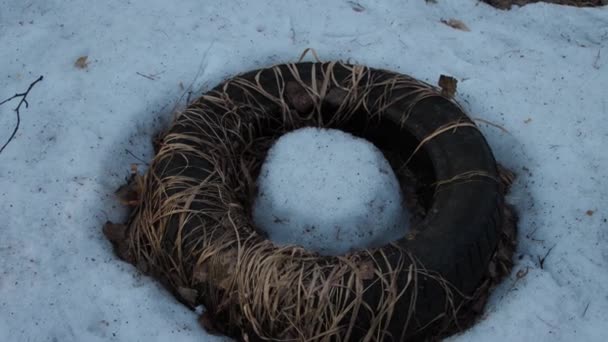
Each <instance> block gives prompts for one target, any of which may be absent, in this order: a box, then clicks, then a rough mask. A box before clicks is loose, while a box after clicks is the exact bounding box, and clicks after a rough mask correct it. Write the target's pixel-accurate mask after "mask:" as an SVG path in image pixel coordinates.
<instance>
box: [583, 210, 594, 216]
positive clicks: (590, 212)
mask: <svg viewBox="0 0 608 342" xmlns="http://www.w3.org/2000/svg"><path fill="white" fill-rule="evenodd" d="M594 213H595V212H594V211H593V210H587V211H586V212H585V214H587V216H593V214H594Z"/></svg>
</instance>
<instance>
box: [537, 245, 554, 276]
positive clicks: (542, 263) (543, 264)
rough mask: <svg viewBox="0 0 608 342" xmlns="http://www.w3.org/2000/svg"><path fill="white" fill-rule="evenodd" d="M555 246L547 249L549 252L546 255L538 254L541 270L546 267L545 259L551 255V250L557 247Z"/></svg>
mask: <svg viewBox="0 0 608 342" xmlns="http://www.w3.org/2000/svg"><path fill="white" fill-rule="evenodd" d="M555 246H557V245H555ZM555 246H553V247H551V248H549V250H548V251H547V253H545V256H544V257H542V258H541V257H540V256H538V263H539V264H540V268H541V270H542V269H544V266H545V260H546V259H547V257H548V256H549V253H551V251H552V250H553V248H555Z"/></svg>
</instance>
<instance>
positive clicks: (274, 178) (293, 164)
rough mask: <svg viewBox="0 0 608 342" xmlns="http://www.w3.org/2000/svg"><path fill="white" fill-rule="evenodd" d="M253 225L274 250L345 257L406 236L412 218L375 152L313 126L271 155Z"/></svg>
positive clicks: (389, 171) (283, 141) (390, 172)
mask: <svg viewBox="0 0 608 342" xmlns="http://www.w3.org/2000/svg"><path fill="white" fill-rule="evenodd" d="M253 220H254V222H255V223H256V225H257V226H258V228H259V229H261V230H262V231H264V232H265V233H266V234H267V236H268V238H269V239H270V240H271V241H273V242H275V243H276V244H279V245H286V244H292V245H299V246H302V247H304V248H306V249H309V250H313V251H316V252H319V253H320V254H323V255H341V254H345V253H348V252H350V251H355V250H360V249H364V248H372V247H380V246H383V245H385V244H387V243H389V242H391V241H393V240H397V239H399V238H401V237H403V236H405V233H406V232H407V228H408V220H409V215H408V212H407V210H406V208H405V206H404V205H403V199H402V198H401V190H400V187H399V181H398V180H397V177H396V176H395V174H394V172H393V170H392V169H391V166H390V164H389V163H388V161H387V160H386V159H385V158H384V155H383V154H382V152H381V151H380V150H379V149H378V148H377V147H375V146H374V145H373V144H372V143H371V142H368V141H366V140H365V139H361V138H357V137H355V136H353V135H351V134H348V133H346V132H342V131H340V130H336V129H319V128H312V127H309V128H302V129H298V130H295V131H292V132H290V133H287V134H285V135H283V136H281V137H280V138H279V139H278V140H277V141H276V142H275V144H274V145H273V146H272V148H271V149H270V151H269V153H268V156H267V157H266V160H265V161H264V164H263V165H262V170H261V172H260V176H259V177H258V195H257V197H256V200H255V202H254V207H253Z"/></svg>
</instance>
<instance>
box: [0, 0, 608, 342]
mask: <svg viewBox="0 0 608 342" xmlns="http://www.w3.org/2000/svg"><path fill="white" fill-rule="evenodd" d="M451 18H455V19H459V20H461V21H462V22H464V23H465V24H466V25H467V27H468V28H469V29H470V31H469V32H467V31H462V30H457V29H454V28H452V27H449V26H447V25H445V24H443V23H441V22H440V21H441V19H451ZM607 45H608V9H606V8H603V9H597V8H596V9H576V8H567V7H560V6H555V5H548V4H534V5H529V6H526V7H524V8H514V9H513V10H512V11H510V12H502V11H497V10H495V9H493V8H490V7H488V6H487V5H484V4H481V3H478V2H477V1H474V0H470V1H465V0H437V3H436V4H432V3H427V2H426V1H423V0H412V1H402V0H391V1H367V0H360V1H358V2H357V3H355V2H347V1H344V2H341V1H335V2H332V3H331V4H328V3H326V2H325V1H320V0H319V1H301V0H300V1H281V2H272V4H270V1H268V2H264V3H263V2H261V1H255V2H254V1H249V2H244V1H239V2H237V1H233V2H229V1H205V2H204V4H203V2H200V1H196V0H190V1H182V2H181V3H180V4H179V5H174V4H172V3H171V2H168V1H161V0H155V1H151V0H131V1H129V2H127V1H118V0H116V1H103V2H102V1H98V2H91V1H64V0H39V1H31V0H30V1H23V0H4V1H0V92H1V94H0V100H1V99H4V98H6V97H10V96H11V95H13V94H14V93H15V92H21V91H23V90H25V89H26V88H27V86H28V85H29V84H30V82H32V81H33V80H35V79H36V78H37V77H38V76H39V75H44V76H45V79H44V81H42V82H41V83H39V84H38V85H36V87H35V88H34V89H33V90H32V92H31V93H30V96H29V98H28V100H29V103H30V107H29V109H23V108H22V112H21V113H22V122H21V129H20V130H19V132H18V133H17V136H16V138H15V139H14V140H13V142H12V143H11V144H10V145H8V147H7V148H6V150H4V151H3V152H2V153H1V154H0V212H1V213H2V214H1V215H2V216H1V218H0V233H1V236H2V238H1V240H0V340H2V341H98V340H115V341H167V340H173V341H201V340H206V339H205V338H204V337H203V336H205V335H204V332H202V331H201V329H200V328H199V327H198V325H197V323H196V318H195V315H194V314H192V313H191V312H189V311H188V310H187V309H186V308H185V307H183V306H182V305H180V304H178V303H177V302H176V301H175V300H173V299H172V298H171V297H170V296H169V295H168V294H167V293H166V292H165V291H163V290H162V289H161V288H160V287H159V286H157V285H156V284H155V283H154V282H152V281H151V280H150V279H148V278H143V277H140V276H139V275H138V274H137V272H135V271H134V269H133V268H132V267H131V266H129V265H126V264H124V263H122V262H120V261H118V260H117V259H116V258H115V257H114V255H113V254H112V251H111V248H110V246H109V244H108V243H107V242H106V241H105V240H104V238H103V237H102V234H101V225H102V224H103V222H105V221H106V220H107V219H110V220H114V221H120V220H121V219H122V218H123V217H124V216H123V215H124V212H123V211H122V210H121V209H120V208H119V207H116V206H115V205H116V202H115V200H114V199H113V197H112V192H113V190H114V189H115V188H116V187H118V186H119V185H120V184H122V183H123V181H124V180H125V177H127V175H128V172H129V164H130V163H138V162H139V161H138V160H139V159H143V160H148V159H149V158H150V157H151V152H152V151H151V148H150V145H149V140H150V137H151V135H152V134H153V133H154V132H155V131H156V130H157V129H158V128H159V127H160V126H161V125H162V123H163V122H166V121H167V119H168V118H169V117H170V113H171V111H172V109H173V108H174V107H175V106H176V105H177V104H182V105H183V103H184V101H183V100H182V101H181V102H180V101H179V99H180V96H181V95H182V94H183V93H184V90H182V88H181V87H180V85H183V86H184V87H186V88H187V87H188V86H189V85H191V84H192V86H193V89H195V90H196V91H199V90H205V89H209V87H211V86H213V85H214V84H217V83H218V82H220V81H221V80H222V79H223V78H225V77H227V76H230V75H233V74H235V73H237V72H240V71H244V70H248V69H253V68H258V67H263V66H268V65H271V64H273V63H278V62H286V61H294V60H295V59H296V58H297V56H298V55H299V53H300V52H301V51H302V50H303V49H304V48H305V47H314V48H315V49H316V50H317V52H318V53H319V54H320V56H321V57H322V58H323V59H325V60H330V59H348V58H350V59H351V60H352V61H356V62H359V63H364V64H368V65H371V66H376V67H381V68H388V69H393V70H397V71H400V72H403V73H408V74H411V75H413V76H416V77H418V78H421V79H424V80H428V81H429V82H435V81H436V80H437V78H438V76H439V75H440V74H448V75H452V76H454V77H456V78H457V79H459V81H460V82H459V88H458V91H459V95H458V96H459V99H460V100H461V102H462V103H463V105H464V107H465V108H466V109H467V110H468V111H469V112H470V113H471V114H472V115H473V116H475V117H478V118H482V119H486V120H490V121H492V122H495V123H497V124H499V125H501V126H502V127H504V128H505V129H506V130H507V131H508V132H509V133H508V134H507V133H503V132H502V131H500V130H498V129H496V128H493V127H490V126H488V125H485V124H481V126H482V129H483V131H484V133H485V134H486V135H487V136H488V139H489V141H490V144H491V146H492V147H493V148H494V150H495V152H496V156H497V158H498V159H499V160H500V161H501V162H502V163H504V164H505V165H507V166H509V167H511V168H512V169H514V170H516V171H517V172H518V174H519V176H520V177H519V178H518V181H517V183H516V184H515V187H514V191H513V195H512V198H511V200H512V201H513V202H514V203H515V204H516V205H517V208H518V209H519V211H520V214H521V225H520V228H521V233H520V245H519V248H518V253H517V256H518V258H517V259H518V260H517V262H516V266H515V269H514V272H513V275H512V276H511V277H510V278H509V279H507V280H506V281H505V283H504V285H503V286H501V287H500V288H499V289H498V290H497V291H496V292H495V293H494V295H493V296H492V297H491V300H490V304H489V306H488V308H487V312H486V313H485V314H484V316H483V319H482V321H481V322H480V323H479V324H478V325H476V326H475V327H474V328H473V329H471V330H470V331H468V332H465V333H464V334H462V335H460V336H456V337H454V338H452V339H451V341H459V342H460V341H487V340H492V341H536V342H540V341H573V340H575V341H605V340H607V339H608V328H606V326H607V323H608V322H607V318H606V317H608V224H607V223H606V220H607V218H608V209H606V208H607V207H608V198H607V196H608V189H607V188H608V186H607V184H608V179H607V178H608V176H607V174H606V171H605V170H606V169H608V153H606V145H607V143H608V125H607V124H606V121H605V118H606V113H607V112H608V104H607V102H608V99H607V98H606V91H607V90H606V89H607V88H608V49H607ZM85 55H86V56H88V65H87V66H86V68H84V69H79V68H76V67H75V66H74V62H75V61H76V60H77V59H78V58H79V57H81V56H85ZM196 93H198V92H196ZM16 104H17V102H11V103H7V104H4V105H2V106H1V107H0V141H2V142H3V141H4V139H6V138H8V135H9V134H10V132H11V130H12V128H13V127H14V125H15V116H14V112H12V108H14V106H16ZM127 151H129V152H127ZM132 154H133V155H135V156H137V158H136V157H134V156H133V155H132ZM547 253H548V254H547ZM541 260H542V261H541ZM516 274H519V275H520V277H517V276H516ZM214 339H215V338H214V337H213V338H212V337H209V338H208V340H214Z"/></svg>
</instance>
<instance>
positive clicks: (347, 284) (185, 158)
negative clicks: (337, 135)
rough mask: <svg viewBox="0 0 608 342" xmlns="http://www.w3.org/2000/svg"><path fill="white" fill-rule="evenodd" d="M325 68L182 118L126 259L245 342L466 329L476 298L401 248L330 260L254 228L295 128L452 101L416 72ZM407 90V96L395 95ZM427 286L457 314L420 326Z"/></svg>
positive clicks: (135, 217) (144, 184)
mask: <svg viewBox="0 0 608 342" xmlns="http://www.w3.org/2000/svg"><path fill="white" fill-rule="evenodd" d="M336 65H340V66H341V67H342V68H346V69H347V70H348V71H349V73H350V74H349V76H348V77H347V78H346V80H345V81H343V82H338V81H337V80H336V77H335V76H334V72H333V71H334V68H335V67H336ZM311 68H313V69H315V68H319V66H318V65H315V64H311ZM320 68H321V69H320V70H319V71H320V75H322V77H317V76H316V75H317V72H316V71H317V70H312V71H313V72H312V75H313V78H312V81H310V82H305V81H304V80H303V79H302V77H301V76H300V75H299V72H298V68H297V67H296V66H295V65H289V66H288V68H287V70H288V72H289V73H290V74H291V77H293V79H295V83H296V85H295V86H294V84H291V85H289V84H287V83H286V82H285V81H284V72H285V69H281V68H279V67H274V68H272V69H271V72H272V73H273V75H274V77H273V79H274V80H275V81H276V89H277V91H269V90H267V89H265V87H264V85H263V84H262V83H263V82H262V81H261V78H262V74H261V72H260V73H258V74H257V75H256V77H254V78H253V81H252V80H248V79H244V78H239V77H237V78H234V79H231V80H229V81H227V82H226V83H225V84H224V85H223V87H222V88H220V89H216V90H214V91H212V92H209V93H207V94H206V95H203V96H202V97H201V98H200V99H198V100H197V101H195V102H194V103H193V104H192V105H191V106H189V107H188V108H187V109H186V110H185V111H184V112H183V113H181V114H179V115H178V117H177V118H176V122H175V124H174V125H173V127H172V128H171V129H170V130H169V132H168V133H167V134H166V135H165V136H164V137H163V138H162V141H161V142H160V144H159V151H158V153H157V155H156V157H155V159H154V160H153V162H152V164H151V167H150V169H149V171H148V172H147V173H146V174H145V175H144V176H143V178H141V179H139V180H138V182H140V183H139V186H138V190H137V193H138V194H139V195H140V198H139V201H138V203H137V205H136V207H135V208H134V211H133V213H132V216H131V219H130V221H129V223H128V228H127V236H126V243H127V244H128V253H124V254H123V257H125V258H126V259H128V261H130V262H132V263H134V264H135V265H137V267H138V268H139V269H140V270H142V271H143V272H145V273H147V274H150V275H152V276H155V277H157V278H158V279H160V280H161V281H162V282H163V283H164V284H165V285H166V286H167V287H168V288H169V289H171V290H172V291H173V293H175V294H176V295H177V296H178V297H179V298H180V299H181V300H182V301H183V302H185V303H186V304H187V305H189V306H190V307H195V306H197V305H200V304H203V305H205V306H206V308H207V310H208V311H209V313H210V314H211V316H212V317H213V318H214V324H215V325H216V326H217V327H218V329H219V330H220V331H222V332H224V333H226V334H229V335H232V336H236V337H239V338H241V339H243V340H254V339H258V338H259V339H264V340H273V341H348V340H349V339H350V337H351V336H352V335H353V333H354V332H355V330H357V329H359V328H360V326H361V324H364V325H365V329H366V334H365V336H364V337H363V338H362V340H363V341H387V340H403V339H405V338H406V337H407V336H408V335H409V334H410V333H412V330H418V329H422V328H424V327H425V326H426V325H431V324H433V323H435V321H444V322H445V321H447V322H454V321H456V320H457V316H458V311H459V308H460V306H459V305H457V304H456V303H461V302H462V298H464V297H465V296H464V295H463V294H461V293H459V292H458V291H457V289H456V288H455V287H454V286H452V285H451V284H449V283H448V282H447V281H446V280H445V279H443V278H442V277H441V275H439V274H436V273H434V272H432V271H430V270H426V269H425V268H424V266H423V265H421V264H420V263H419V262H418V261H417V260H416V258H415V257H414V256H413V255H411V254H410V253H408V251H406V250H403V249H402V248H400V247H399V246H397V245H396V244H391V245H390V246H387V247H385V248H381V249H373V250H364V251H360V252H356V253H352V254H348V255H344V256H339V257H327V256H318V255H316V254H314V253H311V252H308V251H306V250H304V249H302V248H300V247H297V246H286V247H277V246H275V245H273V244H272V243H271V242H270V241H268V240H267V239H265V238H264V236H262V235H260V234H259V233H257V232H256V231H255V229H254V227H253V226H252V222H251V219H250V213H249V208H250V206H251V201H252V198H253V197H254V195H255V180H256V177H257V173H258V172H259V169H260V166H261V162H262V161H263V157H264V155H265V153H266V151H267V150H268V148H269V147H270V146H271V144H272V142H273V141H274V140H275V139H277V138H278V136H280V135H281V134H282V133H283V132H286V131H290V130H293V129H296V128H299V127H303V126H318V127H330V126H336V125H340V124H341V123H343V122H346V121H348V120H349V119H350V117H351V116H352V115H353V113H355V112H358V111H359V112H360V111H365V112H367V113H368V115H369V116H370V118H372V119H373V118H374V117H378V116H381V115H383V111H384V110H385V109H386V108H388V107H389V106H391V105H392V104H393V103H395V102H396V101H404V100H407V101H408V103H409V104H410V105H409V107H408V110H406V111H405V112H404V113H403V118H402V120H403V122H405V120H407V119H408V116H409V111H411V109H412V108H413V107H414V105H415V104H416V103H417V102H418V101H420V100H422V99H425V98H429V97H435V96H438V97H443V96H442V95H441V94H440V90H438V89H437V88H435V87H433V86H430V85H428V84H426V83H423V82H420V81H417V80H415V79H413V78H409V77H407V76H401V75H399V76H394V77H390V78H382V79H374V77H371V76H370V70H369V69H368V68H367V67H363V66H350V65H343V64H340V63H335V62H332V63H326V64H322V66H321V67H320ZM290 89H291V90H290ZM293 89H296V90H295V92H294V91H292V90H293ZM378 89H380V90H382V91H381V95H380V96H374V99H373V101H372V100H371V98H370V94H371V93H372V92H375V93H376V94H377V93H378V91H377V90H378ZM235 90H237V91H236V93H238V94H240V95H239V98H238V99H236V98H234V95H233V94H234V93H235ZM396 90H399V91H400V92H399V93H400V94H403V95H401V96H397V97H395V96H393V95H392V94H393V92H395V91H396ZM404 90H405V91H404ZM269 103H271V104H272V105H273V106H274V108H276V110H275V111H274V115H269V113H267V112H265V111H264V110H263V109H262V108H264V107H268V104H269ZM327 103H332V104H333V105H335V106H336V108H337V110H336V112H335V114H334V115H333V116H332V117H331V118H330V119H327V118H325V117H324V116H323V115H322V111H323V106H324V105H327ZM369 103H373V107H374V110H372V109H370V108H368V106H369ZM294 105H295V106H296V107H297V108H300V109H301V110H300V111H297V110H294V109H293V106H294ZM218 112H222V113H224V114H223V115H221V116H219V115H218V114H217V113H218ZM463 126H470V127H474V124H473V123H472V122H457V123H452V124H450V125H447V126H445V127H441V128H439V129H438V130H437V131H436V132H435V133H434V134H432V135H430V136H429V137H427V139H424V140H423V141H422V142H421V143H420V145H419V146H418V147H417V148H416V150H415V151H414V153H416V151H418V150H419V149H420V148H421V147H422V145H424V144H425V143H426V142H427V141H428V140H430V139H433V138H434V137H435V136H437V135H439V134H444V133H446V132H450V131H452V130H454V129H461V128H462V127H463ZM478 176H484V175H483V174H463V175H462V177H458V179H452V180H443V181H440V182H439V183H438V184H437V185H438V186H444V185H447V184H448V183H450V182H455V181H467V180H470V179H472V178H474V177H478ZM390 260H392V261H390ZM395 260H397V262H395ZM400 277H405V279H406V281H405V282H403V281H402V280H400V279H404V278H400ZM420 279H431V280H430V281H434V282H436V284H438V286H439V287H440V288H442V289H443V291H444V293H445V310H444V312H443V313H441V314H440V315H438V316H437V317H436V319H435V320H433V321H430V322H422V324H420V322H417V324H415V325H412V328H408V325H410V324H412V322H413V321H414V318H415V317H414V316H415V315H416V312H415V309H416V299H417V294H418V292H417V290H418V285H419V282H420ZM425 281H428V280H425ZM372 286H374V287H377V286H379V287H380V288H381V291H378V292H377V293H379V297H376V298H374V300H371V301H370V300H369V298H368V297H367V296H366V291H368V289H369V288H370V287H372ZM456 298H458V299H456ZM402 299H406V300H405V301H404V300H402ZM398 302H399V303H409V304H408V305H409V308H408V309H407V310H406V312H403V311H401V310H402V308H397V307H396V305H397V303H398ZM398 311H399V312H398ZM395 315H399V316H402V315H405V316H406V317H405V326H403V327H401V330H400V331H401V332H402V333H401V335H400V336H396V335H392V334H391V330H390V329H389V328H388V323H389V322H390V321H391V319H392V318H393V317H394V316H395ZM362 318H364V320H362ZM357 331H358V334H361V331H360V329H359V330H357ZM414 332H415V331H414Z"/></svg>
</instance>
